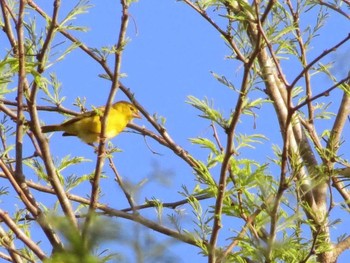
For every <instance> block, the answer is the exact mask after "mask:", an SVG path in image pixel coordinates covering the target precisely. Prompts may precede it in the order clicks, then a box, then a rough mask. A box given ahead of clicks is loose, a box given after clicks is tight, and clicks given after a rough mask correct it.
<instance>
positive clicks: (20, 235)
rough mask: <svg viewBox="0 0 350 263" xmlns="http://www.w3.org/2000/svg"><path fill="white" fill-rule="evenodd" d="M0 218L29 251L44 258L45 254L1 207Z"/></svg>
mask: <svg viewBox="0 0 350 263" xmlns="http://www.w3.org/2000/svg"><path fill="white" fill-rule="evenodd" d="M0 218H1V219H2V220H3V221H4V223H5V224H6V225H7V226H8V227H9V228H10V229H11V230H12V231H13V233H14V234H15V235H16V236H17V238H18V239H20V240H21V241H22V242H23V243H24V244H25V245H26V246H27V247H28V248H29V249H30V250H31V251H33V252H34V254H35V255H36V256H37V257H38V258H39V259H41V260H44V259H45V258H46V255H45V253H44V252H43V251H42V250H41V248H40V247H39V246H38V245H37V244H36V243H35V242H34V241H33V240H31V239H30V238H28V237H27V236H26V234H25V233H23V232H22V230H21V229H20V228H19V227H18V226H17V224H16V222H14V221H13V220H12V219H11V218H10V217H9V215H8V214H7V213H6V212H5V211H3V210H2V209H0Z"/></svg>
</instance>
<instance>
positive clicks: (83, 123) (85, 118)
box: [41, 101, 141, 145]
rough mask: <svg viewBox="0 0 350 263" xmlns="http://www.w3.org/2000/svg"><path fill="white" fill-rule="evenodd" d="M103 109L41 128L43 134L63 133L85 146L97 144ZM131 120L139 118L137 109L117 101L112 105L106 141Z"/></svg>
mask: <svg viewBox="0 0 350 263" xmlns="http://www.w3.org/2000/svg"><path fill="white" fill-rule="evenodd" d="M104 110H105V108H104V107H100V108H98V109H96V110H95V111H89V112H86V113H82V114H80V115H78V116H76V117H74V118H72V119H70V120H68V121H66V122H63V123H62V124H58V125H47V126H43V127H41V130H42V132H43V133H47V132H55V131H63V132H64V133H63V134H62V136H77V137H78V138H80V139H81V140H82V141H84V142H86V143H87V144H90V145H92V144H93V143H94V142H98V141H99V138H100V133H101V118H102V116H103V113H104ZM133 118H139V119H140V118H141V115H140V113H139V111H138V109H137V108H136V107H135V106H134V105H133V104H131V103H129V102H126V101H119V102H116V103H114V104H113V105H112V106H111V108H110V111H109V113H108V116H107V126H106V133H105V136H106V138H107V139H110V138H113V137H114V136H117V135H118V134H119V133H120V132H122V131H123V130H124V129H125V127H126V125H127V124H128V123H129V122H130V121H131V120H132V119H133Z"/></svg>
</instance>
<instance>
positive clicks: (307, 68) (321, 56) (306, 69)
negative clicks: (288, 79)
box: [290, 33, 350, 88]
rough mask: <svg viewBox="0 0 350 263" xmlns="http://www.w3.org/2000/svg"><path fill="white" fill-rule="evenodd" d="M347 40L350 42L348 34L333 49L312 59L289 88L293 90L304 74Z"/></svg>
mask: <svg viewBox="0 0 350 263" xmlns="http://www.w3.org/2000/svg"><path fill="white" fill-rule="evenodd" d="M349 40H350V33H349V34H348V35H347V36H346V37H345V38H344V39H342V40H341V41H339V42H338V43H337V44H335V45H334V46H333V47H331V48H329V49H326V50H325V51H323V52H322V53H321V54H320V55H318V56H317V57H316V58H315V59H313V60H312V61H311V62H310V63H309V64H308V65H307V66H306V67H304V69H303V70H302V71H301V72H300V73H299V74H298V75H297V77H296V78H295V79H294V80H293V82H292V83H291V84H290V87H291V88H293V87H294V86H295V85H296V84H297V83H298V81H299V80H300V79H301V78H302V77H303V76H304V74H305V72H307V71H309V70H310V69H311V67H312V66H313V65H315V64H316V63H317V62H318V61H320V60H321V59H322V58H324V57H325V56H327V55H328V54H329V53H332V52H334V51H336V50H337V48H339V47H341V46H342V45H344V44H345V43H346V42H348V41H349Z"/></svg>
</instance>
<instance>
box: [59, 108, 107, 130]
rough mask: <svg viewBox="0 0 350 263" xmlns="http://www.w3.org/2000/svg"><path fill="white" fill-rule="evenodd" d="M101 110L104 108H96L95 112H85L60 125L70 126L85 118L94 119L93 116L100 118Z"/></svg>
mask: <svg viewBox="0 0 350 263" xmlns="http://www.w3.org/2000/svg"><path fill="white" fill-rule="evenodd" d="M103 109H104V107H99V108H96V109H95V110H92V111H87V112H85V113H82V114H79V115H77V116H75V117H74V118H72V119H70V120H68V121H65V122H64V123H62V124H61V125H62V126H66V127H67V126H70V125H72V124H74V123H77V122H79V121H81V120H83V119H86V118H90V117H94V116H102V114H103Z"/></svg>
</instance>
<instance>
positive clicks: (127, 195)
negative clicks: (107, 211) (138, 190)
mask: <svg viewBox="0 0 350 263" xmlns="http://www.w3.org/2000/svg"><path fill="white" fill-rule="evenodd" d="M108 161H109V166H110V167H111V169H112V171H113V173H114V175H115V180H116V181H117V183H118V185H119V186H120V188H121V189H122V191H123V193H124V195H125V197H126V199H127V200H128V202H129V205H130V208H131V210H132V211H133V212H135V211H136V209H135V207H136V204H135V201H134V198H133V197H132V195H131V194H130V193H129V192H128V189H127V188H126V187H125V185H124V182H123V179H122V177H121V176H120V175H119V173H118V170H117V168H116V167H115V165H114V162H113V159H112V158H111V157H108Z"/></svg>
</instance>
